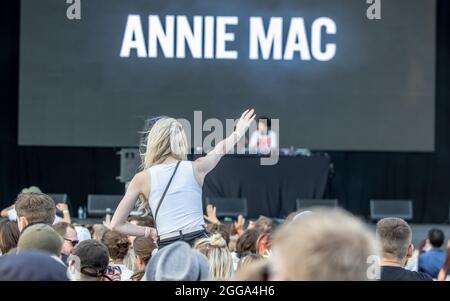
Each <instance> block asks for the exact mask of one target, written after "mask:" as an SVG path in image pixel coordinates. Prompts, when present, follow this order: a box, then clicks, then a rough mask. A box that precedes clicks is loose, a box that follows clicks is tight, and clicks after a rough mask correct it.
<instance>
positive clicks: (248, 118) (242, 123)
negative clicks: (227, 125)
mask: <svg viewBox="0 0 450 301" xmlns="http://www.w3.org/2000/svg"><path fill="white" fill-rule="evenodd" d="M255 117H256V115H255V110H254V109H251V110H246V111H245V112H244V113H242V115H241V118H240V119H239V121H238V123H237V125H236V132H238V133H239V134H240V135H241V137H242V136H244V135H245V132H247V130H248V128H249V126H250V124H251V123H252V121H253V120H255Z"/></svg>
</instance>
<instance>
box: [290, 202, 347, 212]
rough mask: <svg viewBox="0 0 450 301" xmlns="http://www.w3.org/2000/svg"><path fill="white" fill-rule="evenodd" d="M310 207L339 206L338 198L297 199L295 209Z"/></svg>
mask: <svg viewBox="0 0 450 301" xmlns="http://www.w3.org/2000/svg"><path fill="white" fill-rule="evenodd" d="M311 207H333V208H336V207H339V201H338V200H333V199H330V200H314V199H297V211H298V210H301V209H305V208H311Z"/></svg>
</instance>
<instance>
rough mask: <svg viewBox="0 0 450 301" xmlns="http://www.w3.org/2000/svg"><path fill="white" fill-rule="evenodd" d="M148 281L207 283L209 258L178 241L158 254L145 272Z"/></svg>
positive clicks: (153, 257) (151, 260)
mask: <svg viewBox="0 0 450 301" xmlns="http://www.w3.org/2000/svg"><path fill="white" fill-rule="evenodd" d="M143 279H145V280H146V281H205V280H208V279H209V263H208V258H206V256H205V255H203V254H202V253H200V252H199V251H196V250H193V249H192V248H191V246H190V245H189V244H187V243H186V242H184V241H176V242H174V243H172V244H170V245H168V246H166V247H165V248H163V249H161V250H159V251H158V252H156V254H155V255H153V256H152V258H151V259H150V262H149V263H148V265H147V268H146V271H145V277H144V278H143Z"/></svg>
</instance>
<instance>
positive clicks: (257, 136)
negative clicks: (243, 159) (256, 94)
mask: <svg viewBox="0 0 450 301" xmlns="http://www.w3.org/2000/svg"><path fill="white" fill-rule="evenodd" d="M257 123H258V129H257V130H256V131H255V132H253V133H252V135H251V136H250V141H249V149H250V151H252V152H256V153H260V154H268V153H270V152H272V151H276V150H277V149H278V137H277V134H276V133H275V132H274V131H272V129H271V120H270V118H268V117H265V116H261V117H259V118H258V120H257Z"/></svg>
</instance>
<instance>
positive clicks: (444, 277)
mask: <svg viewBox="0 0 450 301" xmlns="http://www.w3.org/2000/svg"><path fill="white" fill-rule="evenodd" d="M449 272H450V241H449V242H448V246H447V256H446V258H445V262H444V264H443V265H442V268H441V270H440V271H439V275H438V278H437V280H438V281H450V276H449Z"/></svg>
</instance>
